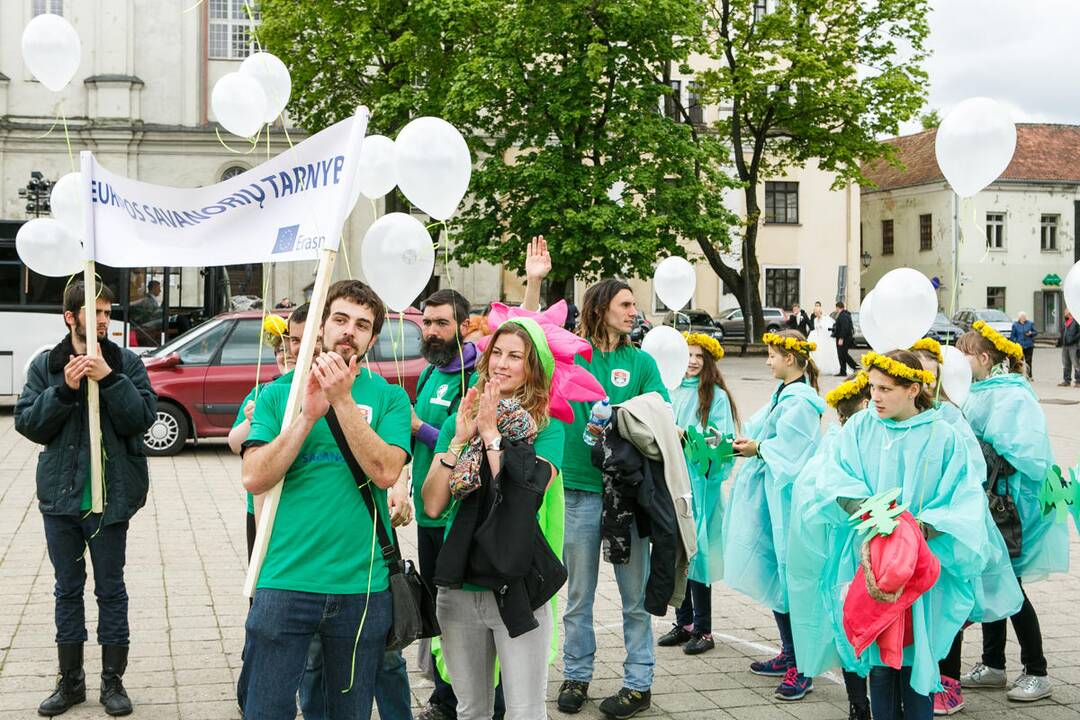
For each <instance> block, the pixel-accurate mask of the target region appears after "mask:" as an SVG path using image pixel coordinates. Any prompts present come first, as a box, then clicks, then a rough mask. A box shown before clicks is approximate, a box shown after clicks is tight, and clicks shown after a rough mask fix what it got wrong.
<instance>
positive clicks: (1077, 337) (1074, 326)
mask: <svg viewBox="0 0 1080 720" xmlns="http://www.w3.org/2000/svg"><path fill="white" fill-rule="evenodd" d="M1061 344H1062V345H1064V346H1065V347H1072V346H1073V345H1080V322H1077V320H1076V318H1073V321H1072V322H1071V323H1069V324H1068V325H1066V326H1065V329H1064V330H1062V331H1061Z"/></svg>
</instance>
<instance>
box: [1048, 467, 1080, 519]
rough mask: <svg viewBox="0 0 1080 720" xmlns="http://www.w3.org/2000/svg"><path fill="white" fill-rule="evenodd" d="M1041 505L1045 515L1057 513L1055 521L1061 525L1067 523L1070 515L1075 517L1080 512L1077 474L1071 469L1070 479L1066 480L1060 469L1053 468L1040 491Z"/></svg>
mask: <svg viewBox="0 0 1080 720" xmlns="http://www.w3.org/2000/svg"><path fill="white" fill-rule="evenodd" d="M1039 504H1040V505H1041V506H1042V513H1043V515H1049V514H1050V513H1052V512H1056V514H1057V517H1055V518H1054V521H1055V522H1059V523H1060V522H1065V519H1066V518H1067V517H1068V516H1069V514H1070V513H1072V514H1073V515H1075V514H1076V513H1077V512H1078V511H1080V484H1077V482H1076V472H1075V471H1074V470H1073V469H1072V468H1069V479H1068V480H1066V479H1065V477H1064V476H1063V475H1062V473H1061V468H1060V467H1058V466H1057V465H1054V466H1053V467H1051V468H1050V469H1049V470H1048V471H1047V472H1046V479H1045V480H1043V484H1042V488H1040V490H1039Z"/></svg>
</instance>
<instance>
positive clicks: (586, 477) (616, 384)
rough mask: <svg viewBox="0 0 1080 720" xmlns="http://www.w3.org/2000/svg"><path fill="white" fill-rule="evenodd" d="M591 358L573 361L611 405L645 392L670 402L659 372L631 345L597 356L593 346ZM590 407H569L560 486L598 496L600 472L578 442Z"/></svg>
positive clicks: (575, 404) (585, 404)
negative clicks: (570, 416)
mask: <svg viewBox="0 0 1080 720" xmlns="http://www.w3.org/2000/svg"><path fill="white" fill-rule="evenodd" d="M592 357H593V359H592V362H586V361H585V359H584V358H582V357H581V356H580V355H579V356H577V357H575V358H574V360H575V362H577V364H578V365H580V366H582V367H583V368H585V369H586V370H588V371H589V372H590V373H591V374H592V376H593V377H594V378H596V379H597V380H599V381H600V384H601V385H603V386H604V392H606V393H607V396H608V398H610V399H611V404H612V405H618V404H619V403H623V402H626V401H627V400H629V399H630V398H634V397H637V396H638V395H644V394H645V393H649V392H658V393H660V395H661V396H662V397H663V398H664V400H667V401H669V402H670V400H671V398H670V397H669V396H668V391H667V388H665V387H664V383H663V381H662V380H661V379H660V371H659V370H657V369H656V361H655V360H653V359H652V356H650V355H649V354H648V353H644V352H642V351H641V350H638V349H637V348H635V347H633V346H632V345H625V346H623V347H620V348H616V349H615V350H612V351H611V352H600V350H598V349H597V348H596V346H595V345H594V346H593V356H592ZM594 404H595V403H594V402H572V403H570V405H571V406H572V407H573V408H574V424H573V425H570V426H568V427H567V428H566V440H565V442H566V445H565V448H564V450H563V482H564V483H565V484H566V487H567V488H568V489H570V490H585V491H588V492H597V493H598V492H602V491H603V489H604V483H603V480H602V478H601V476H600V471H599V470H598V469H596V468H595V467H594V466H593V464H592V447H590V446H589V445H586V444H585V441H584V440H583V439H582V436H583V435H584V434H585V426H586V425H587V424H588V423H589V414H590V413H591V412H592V406H593V405H594Z"/></svg>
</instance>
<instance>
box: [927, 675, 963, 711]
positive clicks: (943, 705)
mask: <svg viewBox="0 0 1080 720" xmlns="http://www.w3.org/2000/svg"><path fill="white" fill-rule="evenodd" d="M941 688H942V691H941V692H939V693H934V714H935V715H952V714H953V713H958V712H960V711H961V710H963V709H964V693H963V692H962V691H961V690H960V681H959V680H953V679H952V678H951V677H946V676H945V675H942V676H941Z"/></svg>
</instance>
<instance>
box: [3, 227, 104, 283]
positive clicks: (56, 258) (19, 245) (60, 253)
mask: <svg viewBox="0 0 1080 720" xmlns="http://www.w3.org/2000/svg"><path fill="white" fill-rule="evenodd" d="M15 249H16V251H17V252H18V253H19V258H20V259H21V260H22V261H23V263H25V264H26V267H28V268H30V269H31V270H33V271H34V272H36V273H37V274H38V275H45V276H46V277H64V276H65V275H72V274H74V273H77V272H79V271H80V270H82V269H83V267H84V266H85V264H86V260H85V259H84V258H83V248H82V244H81V243H80V242H79V239H78V238H77V237H75V234H74V233H72V232H71V231H70V230H68V229H67V228H66V227H65V226H64V224H63V223H61V222H60V221H59V220H53V219H52V218H36V219H34V220H31V221H30V222H28V223H25V224H24V225H23V226H22V227H21V228H19V232H18V233H17V234H16V235H15Z"/></svg>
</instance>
